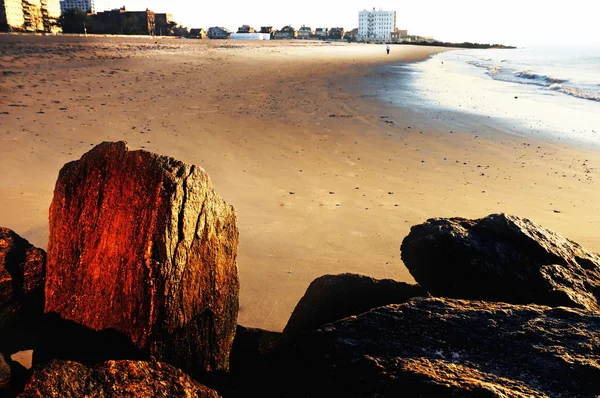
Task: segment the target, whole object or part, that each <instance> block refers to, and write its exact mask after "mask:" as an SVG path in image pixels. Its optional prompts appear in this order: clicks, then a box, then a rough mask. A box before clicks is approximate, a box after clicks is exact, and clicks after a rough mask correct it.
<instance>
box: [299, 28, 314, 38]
mask: <svg viewBox="0 0 600 398" xmlns="http://www.w3.org/2000/svg"><path fill="white" fill-rule="evenodd" d="M312 36H313V31H312V30H311V29H310V27H309V26H304V25H302V27H301V28H300V29H298V39H311V38H312Z"/></svg>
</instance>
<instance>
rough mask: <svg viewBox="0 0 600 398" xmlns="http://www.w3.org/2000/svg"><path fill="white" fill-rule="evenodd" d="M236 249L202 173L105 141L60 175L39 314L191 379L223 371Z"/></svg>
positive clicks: (228, 217) (229, 210)
mask: <svg viewBox="0 0 600 398" xmlns="http://www.w3.org/2000/svg"><path fill="white" fill-rule="evenodd" d="M237 248H238V229H237V226H236V215H235V211H234V209H233V207H231V206H229V205H227V203H225V201H224V200H223V199H222V198H221V197H220V196H219V195H218V194H217V193H216V192H215V191H214V189H213V186H212V183H211V181H210V179H209V177H208V174H207V173H206V172H205V171H204V170H203V169H202V168H200V167H197V166H192V165H188V164H185V163H182V162H180V161H177V160H175V159H173V158H169V157H165V156H159V155H156V154H153V153H150V152H146V151H130V150H129V149H128V147H127V145H126V143H124V142H117V143H103V144H100V145H98V146H97V147H95V148H94V149H92V150H91V151H90V152H88V153H86V154H85V155H83V156H82V158H81V159H80V160H78V161H75V162H71V163H68V164H66V165H65V166H64V167H63V168H62V170H61V171H60V174H59V177H58V181H57V183H56V187H55V191H54V199H53V201H52V205H51V208H50V237H49V244H48V269H47V279H46V290H45V292H46V305H45V312H46V313H51V314H57V315H58V316H60V317H61V318H62V319H64V320H66V321H73V322H75V323H77V324H79V325H81V326H84V327H87V328H89V329H91V330H94V331H102V330H105V329H111V330H115V331H117V332H119V333H121V334H122V335H124V336H126V337H127V338H128V339H130V341H131V343H132V344H133V345H134V346H135V347H137V348H139V349H141V350H145V351H147V352H148V353H150V354H151V355H153V356H155V357H156V358H157V359H158V360H160V361H163V362H167V363H170V364H172V365H174V366H176V367H179V368H181V369H183V370H185V371H186V372H192V373H193V372H202V371H211V370H226V369H227V368H228V358H229V353H230V349H231V344H232V341H233V337H234V334H235V327H236V324H237V322H236V321H237V312H238V295H239V281H238V273H237V266H236V255H237ZM109 359H110V358H109Z"/></svg>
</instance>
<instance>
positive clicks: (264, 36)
mask: <svg viewBox="0 0 600 398" xmlns="http://www.w3.org/2000/svg"><path fill="white" fill-rule="evenodd" d="M229 38H230V39H231V40H271V34H270V33H257V32H254V33H232V34H231V35H229Z"/></svg>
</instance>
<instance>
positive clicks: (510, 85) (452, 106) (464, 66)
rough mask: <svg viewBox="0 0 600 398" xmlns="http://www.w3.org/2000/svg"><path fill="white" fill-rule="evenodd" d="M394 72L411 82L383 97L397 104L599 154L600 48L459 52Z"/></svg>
mask: <svg viewBox="0 0 600 398" xmlns="http://www.w3.org/2000/svg"><path fill="white" fill-rule="evenodd" d="M388 71H389V72H391V73H392V74H401V75H402V78H403V79H405V80H404V81H405V82H406V83H405V84H404V85H403V86H398V87H396V88H395V89H392V90H387V91H385V94H383V96H384V98H383V99H384V100H385V101H388V102H390V103H392V104H399V105H401V106H406V105H410V106H426V107H429V108H430V109H437V110H438V111H439V112H440V114H442V115H443V112H444V111H460V112H465V113H474V114H478V115H483V116H489V117H493V118H497V119H501V120H502V121H504V122H505V123H506V124H507V125H509V126H510V127H511V129H512V130H514V131H515V132H517V133H518V132H520V133H522V134H524V135H528V136H531V135H534V136H535V135H537V136H540V137H542V136H543V137H545V138H550V139H555V140H561V141H572V142H576V143H579V144H580V145H581V144H586V145H590V146H592V147H599V148H600V47H531V48H528V47H525V48H518V49H514V50H456V51H448V52H444V53H441V54H437V55H435V56H433V57H431V58H430V59H428V60H426V61H423V62H420V63H415V64H404V65H394V66H391V67H389V69H388ZM407 75H408V77H409V78H408V79H406V77H407ZM399 90H400V91H401V92H399Z"/></svg>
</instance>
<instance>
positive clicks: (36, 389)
mask: <svg viewBox="0 0 600 398" xmlns="http://www.w3.org/2000/svg"><path fill="white" fill-rule="evenodd" d="M20 397H21V398H30V397H31V398H33V397H61V398H63V397H65V398H70V397H73V398H76V397H107V398H108V397H111V398H121V397H123V398H125V397H136V398H137V397H147V398H153V397H202V398H217V397H219V395H218V394H217V393H216V391H213V390H211V389H209V388H207V387H205V386H203V385H202V384H200V383H198V382H196V381H194V379H192V378H191V377H190V376H188V375H186V374H185V373H183V372H182V371H181V370H179V369H176V368H174V367H173V366H170V365H167V364H165V363H160V362H142V361H108V362H105V363H103V364H101V365H98V366H96V367H93V368H90V367H86V366H84V365H82V364H80V363H77V362H73V361H53V362H51V363H50V364H49V365H48V366H47V367H45V368H43V369H40V370H36V371H35V372H34V374H33V376H32V377H31V379H30V380H29V382H28V383H27V385H26V386H25V391H24V392H23V393H22V394H21V395H20Z"/></svg>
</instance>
